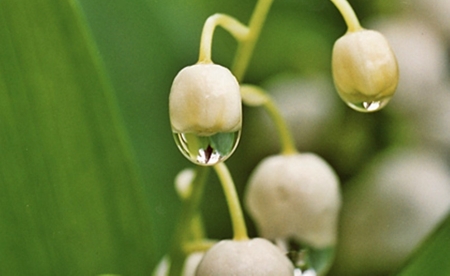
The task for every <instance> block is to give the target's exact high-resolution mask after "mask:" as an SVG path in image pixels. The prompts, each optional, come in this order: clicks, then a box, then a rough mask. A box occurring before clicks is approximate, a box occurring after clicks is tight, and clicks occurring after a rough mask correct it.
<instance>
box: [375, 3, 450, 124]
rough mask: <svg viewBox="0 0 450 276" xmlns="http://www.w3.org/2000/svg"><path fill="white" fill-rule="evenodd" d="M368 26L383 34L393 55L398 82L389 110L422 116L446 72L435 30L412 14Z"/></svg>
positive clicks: (445, 59)
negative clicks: (396, 61)
mask: <svg viewBox="0 0 450 276" xmlns="http://www.w3.org/2000/svg"><path fill="white" fill-rule="evenodd" d="M448 3H449V4H450V1H449V2H448ZM449 18H450V17H449ZM370 26H371V27H373V28H376V29H378V30H380V31H381V32H383V34H384V35H385V36H386V37H387V38H388V39H389V42H390V43H391V46H392V49H393V51H394V52H395V55H396V56H397V60H398V64H399V69H400V81H399V85H398V89H397V93H396V94H395V97H394V98H393V99H392V103H391V105H390V107H391V108H392V110H393V111H395V112H398V111H401V112H403V113H406V114H407V115H408V116H409V115H415V114H420V116H422V114H423V113H426V112H428V111H429V110H430V109H433V108H434V107H433V98H434V96H435V94H436V92H437V91H436V90H438V89H439V87H440V86H441V84H442V82H443V81H444V80H445V78H446V75H447V69H448V68H447V64H448V57H447V52H446V45H445V42H444V40H443V39H442V37H440V36H439V33H437V31H436V29H435V28H433V26H432V25H430V24H429V23H427V22H425V21H423V18H420V17H418V16H414V15H413V14H407V15H406V16H398V17H395V18H391V19H386V18H383V19H379V20H376V21H374V22H373V23H372V24H370Z"/></svg>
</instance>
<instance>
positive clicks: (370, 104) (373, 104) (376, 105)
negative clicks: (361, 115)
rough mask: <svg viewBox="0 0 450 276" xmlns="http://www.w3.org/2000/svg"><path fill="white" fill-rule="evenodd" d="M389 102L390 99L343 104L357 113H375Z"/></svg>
mask: <svg viewBox="0 0 450 276" xmlns="http://www.w3.org/2000/svg"><path fill="white" fill-rule="evenodd" d="M390 100H391V97H386V98H383V99H381V100H373V101H363V102H351V101H345V100H344V101H345V103H346V104H347V105H348V106H349V107H351V108H352V109H354V110H356V111H359V112H365V113H368V112H375V111H378V110H380V109H382V108H383V107H385V106H386V105H387V104H388V103H389V101H390Z"/></svg>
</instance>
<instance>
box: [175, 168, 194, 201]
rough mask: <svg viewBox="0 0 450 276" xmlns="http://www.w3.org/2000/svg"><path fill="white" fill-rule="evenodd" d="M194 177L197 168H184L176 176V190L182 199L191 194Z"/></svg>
mask: <svg viewBox="0 0 450 276" xmlns="http://www.w3.org/2000/svg"><path fill="white" fill-rule="evenodd" d="M194 177H195V170H194V169H192V168H188V169H184V170H182V171H181V172H179V173H178V174H177V176H176V177H175V190H176V191H177V194H178V196H179V197H180V198H181V199H183V200H186V199H188V198H189V197H190V196H191V192H192V181H193V180H194Z"/></svg>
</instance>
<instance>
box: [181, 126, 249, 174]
mask: <svg viewBox="0 0 450 276" xmlns="http://www.w3.org/2000/svg"><path fill="white" fill-rule="evenodd" d="M173 136H174V139H175V143H176V144H177V147H178V149H179V150H180V151H181V153H182V154H183V155H184V156H185V157H186V158H187V159H189V160H190V161H191V162H193V163H195V164H197V165H202V166H212V165H215V164H217V163H219V162H222V161H225V160H226V159H228V157H230V156H231V154H232V153H233V152H234V150H235V149H236V147H237V144H238V142H239V138H240V136H241V130H238V131H235V132H220V133H215V134H213V135H209V136H202V135H198V134H196V133H179V132H173Z"/></svg>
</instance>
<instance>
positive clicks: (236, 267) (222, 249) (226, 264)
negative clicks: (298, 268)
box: [196, 238, 294, 276]
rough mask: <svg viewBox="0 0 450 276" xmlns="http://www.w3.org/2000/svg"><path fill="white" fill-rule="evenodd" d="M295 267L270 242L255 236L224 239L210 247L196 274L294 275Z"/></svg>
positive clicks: (207, 275)
mask: <svg viewBox="0 0 450 276" xmlns="http://www.w3.org/2000/svg"><path fill="white" fill-rule="evenodd" d="M293 274H294V266H293V265H292V263H291V262H290V261H289V259H288V258H287V257H286V256H285V255H284V254H283V253H282V252H281V250H280V249H279V248H277V247H276V246H275V245H274V244H272V243H271V242H269V241H267V240H265V239H261V238H256V239H251V240H243V241H235V240H223V241H220V242H219V243H217V244H216V245H214V246H213V247H211V248H210V249H209V250H208V251H207V252H206V254H205V256H204V257H203V259H202V261H201V262H200V264H199V265H198V268H197V273H196V276H209V275H217V276H228V275H234V276H248V275H258V276H265V275H267V276H272V275H277V276H284V275H286V276H292V275H293Z"/></svg>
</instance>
